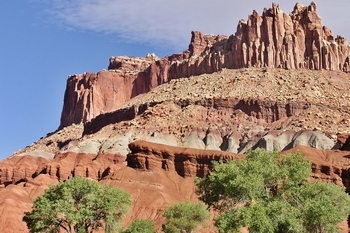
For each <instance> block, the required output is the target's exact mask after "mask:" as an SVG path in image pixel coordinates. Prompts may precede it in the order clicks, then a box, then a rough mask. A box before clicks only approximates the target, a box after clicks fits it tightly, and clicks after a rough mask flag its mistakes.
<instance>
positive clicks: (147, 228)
mask: <svg viewBox="0 0 350 233" xmlns="http://www.w3.org/2000/svg"><path fill="white" fill-rule="evenodd" d="M156 232H157V229H156V227H155V223H154V222H153V221H151V220H144V219H135V220H134V221H133V222H132V223H131V224H130V225H129V227H128V228H127V229H125V230H122V231H121V233H156Z"/></svg>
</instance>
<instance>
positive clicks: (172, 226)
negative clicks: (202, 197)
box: [163, 201, 210, 233]
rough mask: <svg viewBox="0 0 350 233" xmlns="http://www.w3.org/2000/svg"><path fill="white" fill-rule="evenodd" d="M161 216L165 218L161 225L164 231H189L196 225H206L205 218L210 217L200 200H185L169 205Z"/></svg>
mask: <svg viewBox="0 0 350 233" xmlns="http://www.w3.org/2000/svg"><path fill="white" fill-rule="evenodd" d="M163 216H164V217H166V219H167V223H166V224H165V225H163V231H164V232H165V233H182V232H186V233H190V232H194V231H195V230H196V229H197V227H198V225H203V226H207V224H206V220H208V219H209V218H210V212H209V211H208V210H207V208H206V206H205V205H204V204H203V203H201V202H198V203H194V202H188V201H187V202H180V203H175V204H172V205H169V206H168V207H167V208H166V209H165V211H164V214H163Z"/></svg>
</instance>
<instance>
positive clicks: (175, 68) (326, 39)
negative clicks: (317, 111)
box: [59, 2, 350, 128]
mask: <svg viewBox="0 0 350 233" xmlns="http://www.w3.org/2000/svg"><path fill="white" fill-rule="evenodd" d="M316 9H317V7H316V3H315V2H311V4H310V5H309V6H303V5H302V4H301V3H296V4H295V6H294V9H293V11H292V12H291V13H290V14H287V13H285V12H284V11H282V9H281V8H280V6H279V5H278V4H276V3H273V4H272V7H271V8H269V9H266V8H265V9H264V10H263V13H262V15H261V16H260V15H259V14H258V12H257V11H255V10H254V11H253V13H252V14H251V15H249V17H248V20H247V21H245V20H240V21H239V22H238V25H237V30H236V32H235V34H234V35H231V36H224V35H217V36H215V35H204V34H203V33H201V32H198V31H193V32H192V37H191V42H190V44H189V47H188V49H187V50H185V51H183V52H181V53H177V54H173V55H170V56H166V57H164V58H161V59H159V58H158V57H157V56H155V55H152V54H151V55H147V56H146V57H145V58H139V57H128V56H117V57H110V59H109V66H108V70H107V71H106V70H103V71H101V72H98V73H97V74H92V73H85V74H83V75H74V76H71V77H69V79H68V81H67V87H66V93H65V97H64V105H63V110H62V115H61V124H60V127H59V128H63V127H65V126H69V125H71V124H72V123H76V124H78V123H81V122H87V121H90V120H91V119H93V118H95V117H97V116H98V115H100V114H103V113H106V112H110V111H114V110H115V109H117V108H118V107H119V106H120V105H122V104H123V103H125V102H126V101H128V100H130V99H131V98H133V97H135V96H137V95H139V94H143V93H146V92H148V91H150V90H152V89H153V88H155V87H157V86H158V85H161V84H163V83H165V82H168V81H170V80H172V79H178V78H183V77H190V76H196V75H201V74H211V73H213V72H217V71H221V70H222V69H224V68H226V69H238V68H246V67H270V68H284V69H312V70H321V69H325V70H341V71H345V72H349V71H350V67H349V63H350V46H349V45H348V43H347V41H346V39H345V38H344V37H343V36H337V37H334V35H333V33H332V31H331V30H330V29H329V28H328V27H326V26H323V25H322V21H321V17H320V16H318V14H317V11H316Z"/></svg>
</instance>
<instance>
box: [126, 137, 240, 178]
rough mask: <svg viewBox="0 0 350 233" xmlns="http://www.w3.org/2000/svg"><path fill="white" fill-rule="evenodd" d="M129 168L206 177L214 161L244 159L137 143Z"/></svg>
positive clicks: (130, 146)
mask: <svg viewBox="0 0 350 233" xmlns="http://www.w3.org/2000/svg"><path fill="white" fill-rule="evenodd" d="M129 148H130V150H131V153H130V154H128V157H127V162H128V166H129V167H132V168H137V169H141V170H154V169H157V168H158V169H164V170H166V171H176V173H177V174H179V175H180V176H182V177H204V176H207V175H208V174H209V171H211V170H212V168H213V164H212V161H220V160H222V161H225V160H232V159H234V158H242V157H243V155H239V154H237V155H235V154H232V153H228V152H223V151H217V150H199V149H191V148H182V147H174V146H166V145H162V144H157V143H151V142H146V141H135V142H132V143H130V144H129Z"/></svg>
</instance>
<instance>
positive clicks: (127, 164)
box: [0, 2, 350, 232]
mask: <svg viewBox="0 0 350 233" xmlns="http://www.w3.org/2000/svg"><path fill="white" fill-rule="evenodd" d="M349 53H350V48H349V45H348V44H347V41H346V40H345V38H344V37H342V36H337V37H334V36H333V34H332V32H331V30H330V29H328V28H327V27H325V26H323V25H322V22H321V17H319V16H318V14H317V9H316V4H315V3H314V2H312V3H311V4H310V5H309V6H305V7H304V6H302V5H301V4H300V3H297V4H296V5H295V7H294V9H293V11H292V12H291V13H290V14H287V13H285V12H283V11H282V10H281V9H280V7H279V6H278V5H276V4H272V7H271V8H269V9H264V10H263V13H262V15H261V16H260V15H259V14H258V13H257V12H256V11H253V13H252V14H251V15H250V16H249V18H248V20H247V21H244V20H240V21H239V23H238V26H237V31H236V33H235V34H234V35H231V36H222V35H220V36H213V35H203V34H202V33H201V32H192V38H191V42H190V45H189V48H188V49H187V50H185V51H184V52H182V53H178V54H173V55H171V56H167V57H164V58H161V59H160V58H158V57H157V56H156V55H154V54H149V55H147V57H146V58H135V57H126V56H123V57H111V58H110V60H109V66H108V70H103V71H100V72H98V73H97V74H94V73H85V74H81V75H72V76H70V77H69V78H68V80H67V88H66V92H65V96H64V106H63V110H62V115H61V123H60V126H59V128H58V129H57V130H56V131H55V132H52V133H49V134H47V135H46V137H43V138H41V139H40V140H38V141H37V142H35V143H33V144H32V145H30V146H28V147H26V148H24V149H22V150H20V151H18V152H16V153H15V154H13V155H12V156H10V157H8V158H7V159H5V160H3V161H1V162H0V211H1V214H0V232H28V229H27V228H26V225H25V223H24V222H22V217H23V214H24V212H25V211H29V210H30V209H31V207H32V201H33V199H34V198H35V197H37V196H38V195H40V194H41V193H43V191H44V190H45V189H46V188H47V187H48V185H51V184H56V183H58V182H59V181H62V180H66V179H69V178H71V177H72V176H83V177H88V178H91V179H94V180H96V181H98V182H100V183H101V184H112V185H114V186H118V187H122V188H124V189H125V190H126V191H127V192H130V193H131V194H132V199H133V206H132V209H131V211H130V213H129V214H128V216H127V217H126V218H125V220H124V224H125V225H127V224H129V223H130V222H131V221H132V220H133V219H135V218H144V219H151V220H154V221H156V223H157V227H158V229H161V225H162V224H163V223H164V222H165V219H164V218H163V217H162V213H163V210H164V208H165V207H166V206H167V205H168V204H169V203H174V202H180V201H186V200H191V201H198V197H197V195H196V193H195V189H196V187H195V185H194V179H195V177H203V176H205V175H207V174H208V173H209V172H210V170H211V169H212V165H211V161H213V160H219V159H225V160H230V159H240V158H242V157H243V156H244V155H243V153H244V152H245V151H246V150H248V149H251V148H253V149H254V148H258V147H263V148H266V149H267V150H272V149H273V148H277V149H279V150H280V151H283V152H282V153H288V152H295V151H302V153H303V155H304V156H306V157H307V158H308V159H309V160H310V161H311V162H312V171H313V173H312V177H313V178H315V179H318V180H323V181H327V182H334V183H336V184H338V185H342V186H345V187H346V189H347V191H348V192H349V191H350V180H349V179H350V170H349V169H350V157H349V156H350V152H349V150H350V139H349V138H350V134H349V132H350V126H349V123H350V106H349V89H350V76H349V74H348V72H349V55H350V54H349ZM340 229H341V232H349V226H348V224H347V222H345V221H344V222H343V223H342V224H341V226H340ZM200 232H215V228H214V227H213V225H212V224H211V227H210V229H200Z"/></svg>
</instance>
